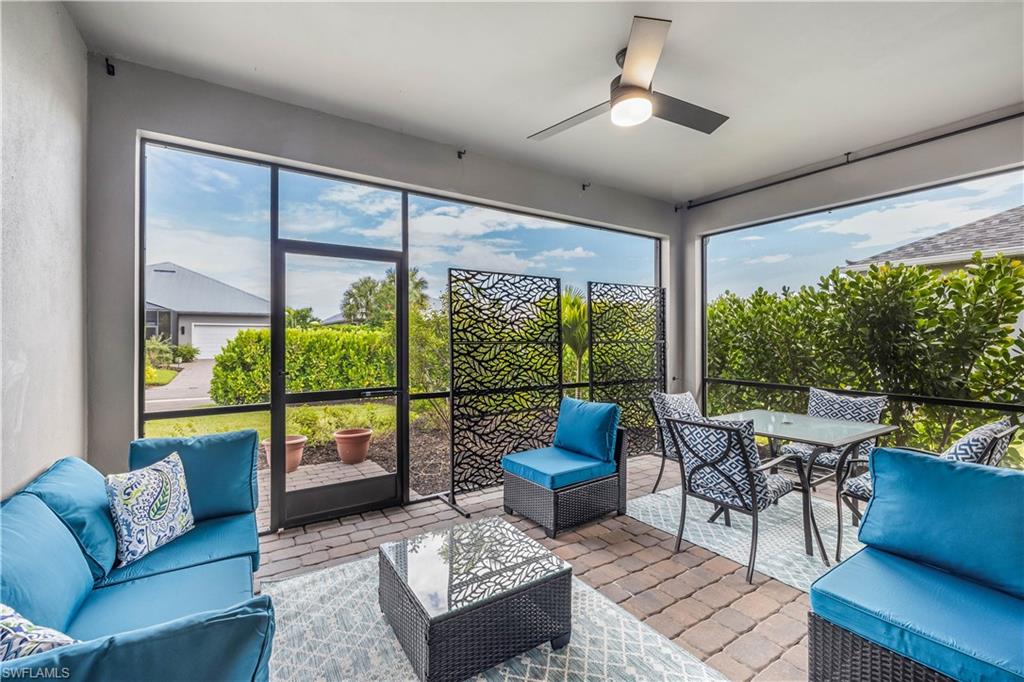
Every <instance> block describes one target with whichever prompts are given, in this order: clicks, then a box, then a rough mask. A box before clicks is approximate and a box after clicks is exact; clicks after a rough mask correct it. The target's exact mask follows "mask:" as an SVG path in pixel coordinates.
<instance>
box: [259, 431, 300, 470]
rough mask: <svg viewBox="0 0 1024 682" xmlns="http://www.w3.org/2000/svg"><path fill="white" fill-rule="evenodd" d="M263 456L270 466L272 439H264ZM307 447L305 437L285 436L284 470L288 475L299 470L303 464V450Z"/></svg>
mask: <svg viewBox="0 0 1024 682" xmlns="http://www.w3.org/2000/svg"><path fill="white" fill-rule="evenodd" d="M261 445H263V456H264V457H265V458H266V459H267V464H270V439H269V438H264V439H263V442H262V443H261ZM305 447H306V437H305V436H298V435H294V436H285V437H284V470H285V472H287V473H289V474H290V473H292V472H293V471H295V470H296V469H298V468H299V465H301V464H302V450H303V448H305Z"/></svg>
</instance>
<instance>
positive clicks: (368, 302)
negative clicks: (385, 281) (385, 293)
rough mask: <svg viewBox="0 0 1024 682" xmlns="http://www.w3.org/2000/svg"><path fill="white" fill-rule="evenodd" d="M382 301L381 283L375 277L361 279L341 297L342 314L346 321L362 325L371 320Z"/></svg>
mask: <svg viewBox="0 0 1024 682" xmlns="http://www.w3.org/2000/svg"><path fill="white" fill-rule="evenodd" d="M379 299H380V282H379V281H378V280H376V279H374V278H373V277H360V278H359V279H357V280H356V281H355V282H353V283H352V285H351V286H349V288H348V289H346V290H345V293H344V294H342V296H341V313H342V315H344V316H345V320H347V321H348V322H352V323H355V324H362V323H365V322H367V321H368V320H369V319H370V316H371V314H372V313H373V311H374V308H375V306H376V305H377V303H378V302H379Z"/></svg>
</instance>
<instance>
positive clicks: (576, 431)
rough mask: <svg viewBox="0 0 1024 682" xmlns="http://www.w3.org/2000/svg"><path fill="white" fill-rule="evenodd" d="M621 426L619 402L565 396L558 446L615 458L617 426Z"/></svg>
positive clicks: (557, 439) (607, 458) (559, 417)
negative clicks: (593, 400)
mask: <svg viewBox="0 0 1024 682" xmlns="http://www.w3.org/2000/svg"><path fill="white" fill-rule="evenodd" d="M618 426H619V406H618V405H615V404H613V403H590V402H587V401H585V400H576V399H575V398H562V405H561V407H559V409H558V427H557V428H556V429H555V442H554V446H555V447H556V448H565V449H566V450H572V451H573V452H578V453H579V454H581V455H586V456H587V457H593V458H594V459H599V460H601V461H602V462H614V461H615V430H616V429H617V428H618Z"/></svg>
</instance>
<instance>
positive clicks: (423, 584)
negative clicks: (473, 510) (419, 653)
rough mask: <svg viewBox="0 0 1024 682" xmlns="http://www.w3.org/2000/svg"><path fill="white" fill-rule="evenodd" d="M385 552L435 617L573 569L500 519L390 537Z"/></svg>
mask: <svg viewBox="0 0 1024 682" xmlns="http://www.w3.org/2000/svg"><path fill="white" fill-rule="evenodd" d="M380 552H381V554H382V555H383V556H384V557H385V559H387V560H388V562H390V563H391V565H392V566H393V567H394V569H395V573H396V574H398V576H399V578H400V579H401V580H403V581H405V583H406V585H407V586H408V587H409V590H410V592H411V593H412V594H413V595H415V597H416V598H417V599H418V600H419V602H420V604H422V605H423V608H424V610H425V611H426V612H427V615H428V616H429V617H430V618H431V619H432V620H434V619H439V618H443V617H445V616H447V615H451V614H453V613H455V612H457V611H461V610H464V609H467V608H472V607H475V606H479V605H481V604H482V603H483V602H486V601H489V600H491V599H494V598H496V597H500V596H502V595H504V594H507V593H509V592H512V591H516V590H518V589H520V588H524V587H527V586H530V585H533V584H535V583H537V582H540V581H542V580H545V579H548V578H551V577H553V576H555V575H558V574H560V573H565V572H571V571H572V568H571V567H570V566H569V564H568V563H566V562H565V561H563V560H562V559H560V558H558V557H557V556H555V555H554V554H552V553H551V552H550V551H549V550H548V549H547V548H546V547H544V546H543V545H541V544H540V543H539V542H537V541H536V540H534V539H532V538H530V537H527V536H526V535H524V534H523V533H521V532H520V531H519V530H517V529H516V528H514V527H513V526H511V525H510V524H508V523H506V522H505V521H504V520H503V519H499V518H488V519H483V520H481V521H475V522H473V523H465V524H461V525H458V526H453V527H451V528H446V529H444V530H438V531H434V532H432V533H425V534H423V535H417V536H416V537H412V538H406V539H404V540H398V541H395V542H387V543H384V544H382V545H381V546H380Z"/></svg>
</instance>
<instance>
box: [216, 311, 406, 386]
mask: <svg viewBox="0 0 1024 682" xmlns="http://www.w3.org/2000/svg"><path fill="white" fill-rule="evenodd" d="M285 366H286V370H287V372H288V379H287V382H288V391H289V392H292V393H297V392H304V391H329V390H336V389H344V388H364V387H367V386H393V385H394V383H395V353H394V347H393V345H392V344H391V341H390V339H389V337H388V335H387V333H386V332H385V331H383V330H375V329H367V328H365V327H357V326H348V327H337V328H335V327H322V328H310V329H287V330H285ZM210 397H211V398H213V400H214V402H216V403H217V404H218V405H239V404H246V403H258V402H268V401H269V400H270V330H268V329H249V330H244V331H241V332H239V333H238V334H237V335H236V336H235V338H233V339H232V340H231V341H229V342H228V343H227V344H226V345H225V346H224V348H223V350H222V351H221V352H220V354H219V355H218V356H217V357H216V358H215V360H214V366H213V380H212V381H211V383H210Z"/></svg>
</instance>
